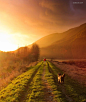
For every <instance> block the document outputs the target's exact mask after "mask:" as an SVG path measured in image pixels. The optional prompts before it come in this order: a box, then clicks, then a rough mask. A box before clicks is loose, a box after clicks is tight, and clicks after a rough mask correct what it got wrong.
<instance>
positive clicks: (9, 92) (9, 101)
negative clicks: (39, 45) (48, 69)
mask: <svg viewBox="0 0 86 102" xmlns="http://www.w3.org/2000/svg"><path fill="white" fill-rule="evenodd" d="M41 64H42V62H40V63H39V64H37V65H36V66H35V67H33V68H32V69H30V70H29V71H27V72H25V73H23V74H21V75H20V76H18V77H17V78H15V79H14V80H13V81H12V82H11V83H10V84H9V85H8V86H7V87H6V88H4V89H3V90H1V91H0V102H19V97H21V93H22V92H23V91H24V89H25V87H26V85H27V83H28V82H29V80H30V79H31V77H32V75H33V73H34V72H35V70H37V69H38V66H40V65H41Z"/></svg>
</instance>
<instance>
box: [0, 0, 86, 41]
mask: <svg viewBox="0 0 86 102" xmlns="http://www.w3.org/2000/svg"><path fill="white" fill-rule="evenodd" d="M75 1H77V2H78V1H79V2H81V1H82V2H83V4H74V3H73V2H75ZM0 17H1V19H0V20H1V22H2V24H3V25H5V26H7V28H9V29H11V32H12V33H13V34H15V33H17V32H19V33H21V34H27V35H29V36H32V35H36V39H38V38H40V37H41V36H44V35H46V34H49V33H55V32H63V31H65V30H67V29H69V28H71V27H74V26H78V25H79V24H81V23H84V22H86V18H85V17H86V1H85V0H5V1H3V0H0Z"/></svg>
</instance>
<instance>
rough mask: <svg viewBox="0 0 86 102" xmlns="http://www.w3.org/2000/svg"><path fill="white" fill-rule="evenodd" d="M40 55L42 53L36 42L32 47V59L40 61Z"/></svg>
mask: <svg viewBox="0 0 86 102" xmlns="http://www.w3.org/2000/svg"><path fill="white" fill-rule="evenodd" d="M39 55H40V50H39V46H38V45H37V44H36V43H34V44H33V45H32V47H31V60H32V61H38V59H39Z"/></svg>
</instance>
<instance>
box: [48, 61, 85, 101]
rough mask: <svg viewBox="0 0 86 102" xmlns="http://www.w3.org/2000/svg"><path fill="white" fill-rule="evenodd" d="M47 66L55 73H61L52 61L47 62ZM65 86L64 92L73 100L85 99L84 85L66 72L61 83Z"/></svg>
mask: <svg viewBox="0 0 86 102" xmlns="http://www.w3.org/2000/svg"><path fill="white" fill-rule="evenodd" d="M48 63H49V66H50V67H51V68H52V70H53V71H54V73H55V75H57V73H61V74H62V73H63V72H62V71H61V70H60V69H59V68H57V67H56V66H55V65H53V64H52V63H50V62H48ZM63 86H64V87H65V90H66V93H67V94H68V95H69V96H70V97H71V98H72V99H73V100H74V102H85V101H86V87H84V86H83V85H81V84H79V83H78V82H77V81H75V80H73V79H71V77H69V76H68V75H67V74H66V77H65V83H64V85H63Z"/></svg>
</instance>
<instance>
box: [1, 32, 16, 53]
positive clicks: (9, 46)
mask: <svg viewBox="0 0 86 102" xmlns="http://www.w3.org/2000/svg"><path fill="white" fill-rule="evenodd" d="M12 40H13V38H12V36H10V35H9V34H8V33H6V32H0V50H1V51H13V50H16V49H17V48H18V45H15V44H13V43H12Z"/></svg>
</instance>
